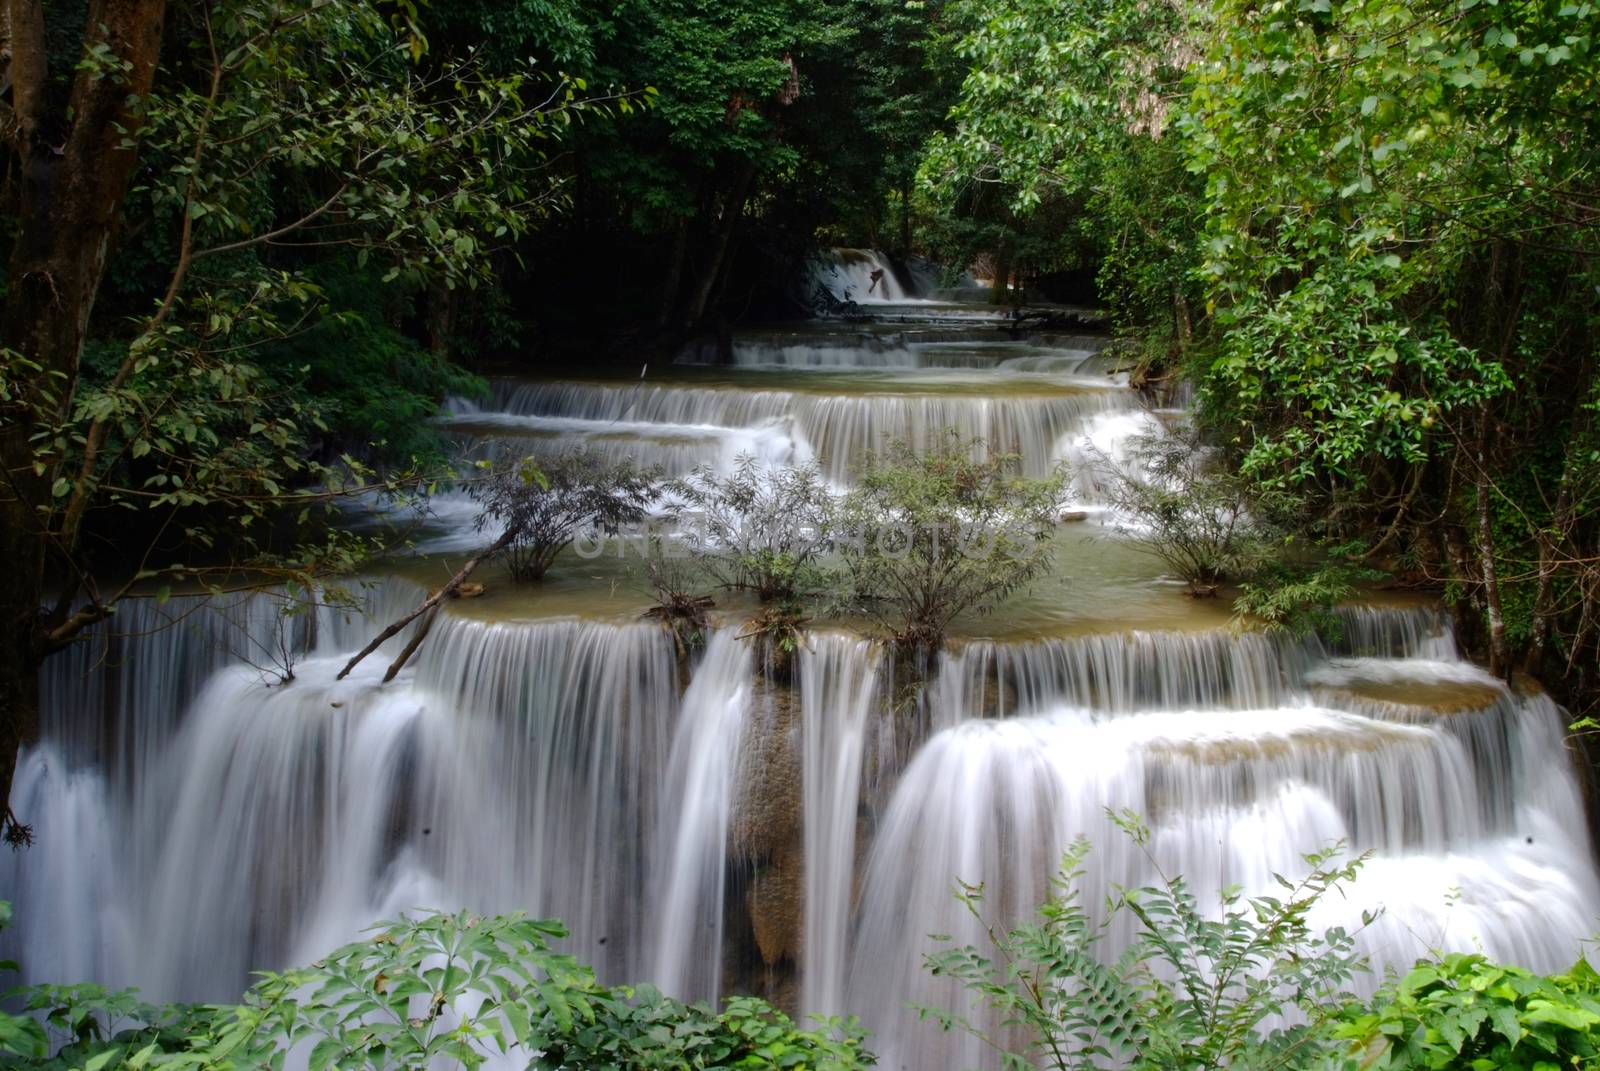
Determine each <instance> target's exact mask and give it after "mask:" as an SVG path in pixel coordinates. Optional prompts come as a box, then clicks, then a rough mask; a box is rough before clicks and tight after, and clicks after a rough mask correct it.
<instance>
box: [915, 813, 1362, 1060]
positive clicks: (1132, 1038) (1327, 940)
mask: <svg viewBox="0 0 1600 1071" xmlns="http://www.w3.org/2000/svg"><path fill="white" fill-rule="evenodd" d="M1117 821H1118V823H1119V824H1120V825H1122V826H1123V827H1124V829H1126V830H1127V831H1128V832H1129V833H1130V834H1131V835H1132V836H1133V837H1134V839H1135V840H1136V841H1137V842H1138V843H1139V844H1140V845H1141V846H1144V845H1146V844H1147V843H1148V838H1149V832H1148V830H1147V829H1146V828H1145V827H1144V826H1143V825H1142V823H1140V822H1139V821H1138V820H1137V819H1136V818H1134V817H1132V816H1131V815H1123V816H1120V817H1118V818H1117ZM1087 852H1088V844H1087V842H1086V841H1083V840H1079V841H1078V842H1077V843H1076V844H1075V845H1074V846H1073V847H1072V848H1071V849H1069V850H1068V852H1067V854H1066V857H1065V859H1064V861H1063V863H1062V869H1061V873H1060V875H1059V876H1058V877H1057V878H1055V879H1054V880H1053V882H1052V890H1053V891H1052V894H1051V895H1050V896H1049V898H1048V899H1046V901H1045V902H1044V904H1042V905H1041V906H1040V908H1039V911H1038V919H1037V921H1035V922H1031V923H1026V924H1024V925H1021V926H1018V927H1016V928H1014V929H1011V930H1008V931H1004V932H1002V931H1000V930H999V929H998V928H997V927H996V926H994V925H992V924H990V923H988V922H985V921H984V919H983V915H982V910H983V890H982V888H981V887H974V886H963V888H962V891H961V893H960V900H961V902H962V903H963V904H965V905H966V907H967V909H968V910H970V911H971V912H972V913H973V914H974V916H976V917H977V918H978V919H979V920H980V922H984V926H985V929H986V930H987V932H988V934H989V937H990V940H991V942H992V943H993V945H994V948H993V950H992V952H991V951H990V950H983V951H980V950H978V949H976V948H973V947H972V946H966V947H962V948H951V949H945V950H942V951H939V952H937V953H934V954H932V955H930V956H929V957H928V958H927V966H928V968H929V969H930V970H931V971H932V972H933V973H934V974H936V975H946V976H949V977H952V978H955V979H957V980H959V981H960V982H961V983H962V984H963V985H964V986H965V987H966V989H967V990H968V991H969V992H970V993H971V994H972V995H973V996H974V997H975V998H977V1000H978V1001H979V1002H980V1003H981V1004H982V1005H983V1006H985V1007H987V1008H988V1009H990V1010H991V1011H992V1012H993V1013H994V1018H995V1020H996V1021H997V1022H999V1023H1001V1024H1003V1025H1004V1026H1006V1027H1020V1028H1022V1029H1021V1030H1020V1031H1007V1032H1006V1033H1004V1034H999V1035H997V1034H996V1033H993V1032H991V1031H990V1030H989V1029H988V1028H986V1027H985V1026H984V1025H981V1024H977V1023H973V1022H971V1021H970V1020H968V1019H967V1018H965V1017H963V1016H961V1015H957V1014H955V1013H952V1012H950V1011H947V1010H943V1009H931V1008H922V1009H920V1011H921V1013H922V1015H923V1017H924V1018H931V1019H933V1020H935V1021H936V1022H938V1023H939V1024H940V1025H941V1026H943V1027H944V1028H945V1029H947V1030H950V1029H960V1030H964V1031H967V1032H968V1033H971V1034H973V1035H974V1036H976V1037H979V1038H981V1039H983V1040H984V1041H986V1042H988V1043H989V1044H991V1045H993V1046H994V1047H996V1048H998V1049H999V1050H1000V1051H1001V1054H1002V1059H1003V1063H1004V1065H1005V1066H1006V1067H1007V1068H1008V1069H1021V1068H1036V1067H1048V1068H1055V1069H1059V1071H1069V1069H1070V1071H1090V1069H1094V1071H1099V1069H1109V1068H1128V1069H1132V1071H1157V1069H1159V1071H1172V1069H1181V1071H1200V1069H1212V1068H1239V1069H1242V1068H1278V1067H1305V1066H1311V1065H1312V1064H1313V1063H1314V1062H1315V1059H1316V1058H1317V1057H1318V1056H1319V1055H1320V1054H1325V1053H1331V1052H1332V1051H1333V1050H1334V1048H1335V1043H1334V1042H1333V1040H1332V1038H1331V1036H1330V1033H1329V1031H1328V1029H1327V1028H1326V1027H1327V1024H1328V1023H1329V1022H1330V1021H1331V1020H1332V1017H1333V1015H1334V1013H1335V1010H1336V1009H1337V1006H1338V1004H1339V1003H1340V1002H1341V1000H1342V999H1343V998H1342V995H1341V989H1342V987H1343V986H1344V985H1346V984H1347V983H1348V982H1349V981H1350V979H1351V978H1352V977H1353V976H1354V974H1355V972H1356V971H1358V970H1363V969H1365V965H1364V963H1363V962H1362V961H1361V959H1360V958H1359V957H1358V956H1357V955H1356V953H1355V952H1354V942H1353V939H1352V938H1351V935H1350V934H1348V933H1346V932H1345V931H1343V930H1339V929H1333V930H1329V931H1327V932H1326V933H1322V934H1316V933H1313V932H1312V930H1311V928H1310V925H1309V924H1308V922H1307V918H1308V916H1309V914H1310V912H1311V909H1312V907H1313V906H1314V905H1315V904H1316V903H1317V901H1318V899H1319V898H1320V897H1321V896H1322V895H1323V894H1325V893H1326V892H1327V891H1328V890H1330V889H1333V888H1336V887H1338V886H1340V885H1342V884H1344V883H1346V882H1348V881H1350V880H1351V879H1352V878H1353V877H1354V875H1355V871H1356V869H1357V866H1358V865H1359V863H1358V862H1357V863H1349V864H1346V865H1343V866H1339V865H1335V864H1334V863H1333V860H1334V853H1333V852H1331V851H1329V852H1322V853H1318V854H1314V855H1310V856H1307V857H1306V858H1307V862H1308V863H1309V864H1310V866H1311V872H1310V873H1309V874H1308V875H1307V876H1306V877H1305V878H1303V879H1301V880H1300V881H1298V882H1291V881H1289V880H1288V879H1286V878H1279V879H1278V880H1279V882H1280V884H1281V885H1283V887H1284V889H1285V890H1286V894H1285V895H1284V896H1283V897H1281V898H1280V897H1274V896H1262V897H1255V898H1251V899H1248V900H1246V899H1244V898H1243V897H1242V896H1241V895H1240V893H1239V890H1238V889H1236V888H1235V889H1229V890H1225V891H1224V892H1223V895H1222V902H1221V904H1220V907H1221V912H1220V917H1219V918H1213V917H1211V915H1210V914H1208V913H1207V912H1205V911H1203V910H1202V909H1201V906H1200V904H1199V902H1198V901H1197V900H1196V899H1195V897H1194V895H1193V894H1192V893H1191V892H1190V891H1189V888H1188V886H1187V885H1186V884H1185V882H1184V880H1183V879H1182V878H1181V877H1174V878H1168V877H1166V876H1164V875H1163V876H1162V878H1161V881H1160V882H1159V884H1156V885H1153V886H1149V887H1146V888H1141V889H1136V890H1121V891H1119V892H1117V893H1116V894H1114V895H1113V897H1112V899H1111V902H1110V903H1109V905H1108V910H1107V913H1106V917H1105V918H1104V919H1101V920H1098V921H1097V920H1096V919H1094V918H1092V917H1091V916H1090V914H1089V913H1088V911H1087V910H1086V909H1085V908H1084V906H1083V904H1082V903H1081V902H1080V901H1079V898H1078V892H1077V889H1076V882H1077V879H1078V877H1079V876H1080V875H1081V873H1082V871H1083V860H1084V857H1085V856H1086V854H1087ZM1122 913H1129V914H1131V915H1132V916H1133V918H1134V920H1135V922H1136V930H1135V935H1134V938H1133V941H1132V943H1131V944H1130V945H1129V946H1128V948H1127V950H1126V951H1124V952H1123V953H1122V955H1120V956H1118V957H1117V958H1116V959H1115V960H1113V961H1111V962H1102V958H1101V956H1100V955H1099V952H1100V949H1099V947H1098V946H1099V944H1100V941H1101V939H1102V938H1103V936H1104V935H1105V933H1106V932H1107V930H1108V929H1109V928H1110V926H1111V924H1112V921H1113V919H1114V918H1115V916H1117V915H1119V914H1122ZM1290 1011H1293V1012H1297V1013H1298V1018H1299V1019H1300V1022H1298V1023H1297V1024H1296V1025H1293V1026H1284V1025H1281V1024H1280V1023H1279V1019H1280V1017H1282V1016H1283V1015H1284V1014H1285V1013H1286V1012H1290Z"/></svg>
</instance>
